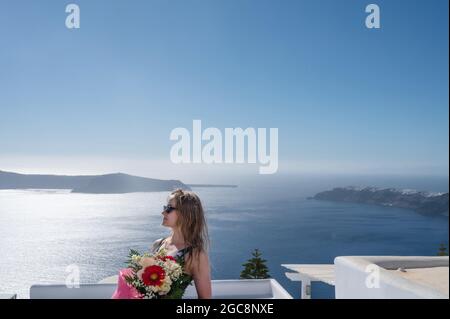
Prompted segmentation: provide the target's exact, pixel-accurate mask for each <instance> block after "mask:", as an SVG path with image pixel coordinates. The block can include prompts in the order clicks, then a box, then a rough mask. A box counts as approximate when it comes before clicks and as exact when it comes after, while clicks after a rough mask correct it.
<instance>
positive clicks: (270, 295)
mask: <svg viewBox="0 0 450 319" xmlns="http://www.w3.org/2000/svg"><path fill="white" fill-rule="evenodd" d="M115 289H116V284H114V283H98V284H81V285H80V287H79V288H68V287H67V286H66V285H33V286H31V288H30V299H110V298H111V296H112V295H113V293H114V291H115ZM211 289H212V298H213V299H292V296H291V295H290V294H289V293H288V292H287V291H286V290H285V289H284V288H283V287H282V286H281V285H280V284H279V283H278V282H277V281H276V280H275V279H272V278H269V279H239V280H212V281H211ZM183 298H184V299H197V292H196V289H195V285H194V284H193V285H192V286H189V287H188V288H187V290H186V292H185V295H184V297H183Z"/></svg>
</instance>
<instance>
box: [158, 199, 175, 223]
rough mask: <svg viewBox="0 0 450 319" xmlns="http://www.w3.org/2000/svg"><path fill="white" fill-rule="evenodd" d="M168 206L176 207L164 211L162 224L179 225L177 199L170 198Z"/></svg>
mask: <svg viewBox="0 0 450 319" xmlns="http://www.w3.org/2000/svg"><path fill="white" fill-rule="evenodd" d="M167 206H170V207H172V208H175V209H170V212H167V211H163V212H162V213H161V214H162V215H163V221H162V225H163V226H166V227H175V226H176V225H177V219H178V210H177V209H176V207H177V206H176V205H175V200H174V199H171V200H169V203H168V204H167Z"/></svg>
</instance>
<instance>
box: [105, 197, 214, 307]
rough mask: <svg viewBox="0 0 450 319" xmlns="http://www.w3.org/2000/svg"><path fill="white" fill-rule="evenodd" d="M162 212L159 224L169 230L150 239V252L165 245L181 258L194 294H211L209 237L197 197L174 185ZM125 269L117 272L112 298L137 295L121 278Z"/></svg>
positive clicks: (172, 253) (209, 296) (203, 296)
mask: <svg viewBox="0 0 450 319" xmlns="http://www.w3.org/2000/svg"><path fill="white" fill-rule="evenodd" d="M162 215H163V216H164V217H163V221H162V225H163V226H165V227H169V228H171V229H172V232H171V234H170V235H169V236H168V237H166V238H161V239H158V240H156V241H155V242H153V245H152V247H151V249H150V250H151V252H152V253H155V252H157V251H159V250H160V249H162V248H165V249H166V250H167V254H168V255H170V256H172V257H175V256H179V257H181V258H183V260H184V265H185V266H184V272H185V273H186V274H188V275H190V276H191V278H192V280H194V283H195V288H196V289H197V295H198V298H199V299H209V298H211V274H210V267H209V259H208V249H209V247H208V246H209V238H208V229H207V225H206V220H205V215H204V212H203V207H202V203H201V201H200V198H199V197H198V196H197V195H196V194H195V193H193V192H188V191H183V190H181V189H177V190H176V191H173V192H172V193H171V194H170V196H169V198H168V204H167V206H164V210H163V212H162ZM129 271H130V270H129V269H123V270H122V271H121V272H120V274H119V282H118V287H117V290H116V292H115V293H114V295H113V298H114V299H124V298H136V297H137V294H136V291H135V290H134V288H132V287H129V286H128V285H127V283H126V282H125V280H124V276H125V275H127V274H128V272H129Z"/></svg>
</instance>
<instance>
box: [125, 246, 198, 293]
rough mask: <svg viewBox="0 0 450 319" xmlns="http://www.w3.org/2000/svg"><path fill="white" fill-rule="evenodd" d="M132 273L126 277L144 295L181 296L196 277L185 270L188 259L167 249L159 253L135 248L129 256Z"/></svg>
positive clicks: (128, 262) (128, 261)
mask: <svg viewBox="0 0 450 319" xmlns="http://www.w3.org/2000/svg"><path fill="white" fill-rule="evenodd" d="M127 264H128V268H129V269H131V271H130V272H129V275H127V276H125V281H126V282H127V283H128V284H129V285H130V286H132V287H134V288H135V289H136V291H137V292H138V293H139V294H140V297H141V298H143V299H181V298H182V297H183V294H184V291H185V290H186V288H187V287H188V286H189V285H190V284H192V277H191V276H190V275H188V274H186V273H184V272H183V269H184V260H183V259H181V258H174V257H172V256H168V255H167V251H166V249H164V248H163V249H161V250H159V252H157V253H155V254H148V253H145V254H143V255H141V254H140V253H139V252H138V251H136V250H133V249H131V250H130V253H129V255H128V260H127Z"/></svg>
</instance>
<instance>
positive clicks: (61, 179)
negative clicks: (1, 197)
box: [0, 171, 190, 194]
mask: <svg viewBox="0 0 450 319" xmlns="http://www.w3.org/2000/svg"><path fill="white" fill-rule="evenodd" d="M177 188H181V189H184V190H190V187H189V186H187V185H186V184H184V183H183V182H181V181H179V180H161V179H153V178H146V177H139V176H132V175H128V174H123V173H114V174H106V175H86V176H66V175H38V174H19V173H12V172H4V171H0V189H70V190H71V191H72V192H73V193H88V194H122V193H133V192H163V191H172V190H174V189H177Z"/></svg>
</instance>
